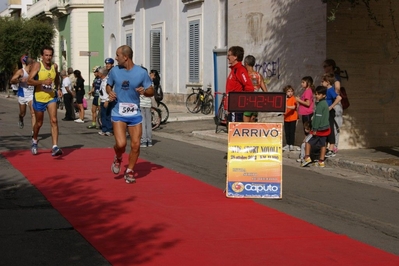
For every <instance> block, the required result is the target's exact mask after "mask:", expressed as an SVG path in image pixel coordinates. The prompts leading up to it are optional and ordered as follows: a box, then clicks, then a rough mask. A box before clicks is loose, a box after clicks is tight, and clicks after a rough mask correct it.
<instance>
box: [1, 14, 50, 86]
mask: <svg viewBox="0 0 399 266" xmlns="http://www.w3.org/2000/svg"><path fill="white" fill-rule="evenodd" d="M54 35H55V30H54V27H53V25H51V24H49V23H48V22H46V21H41V20H38V19H18V20H16V19H14V18H4V17H1V18H0V72H2V73H3V76H4V77H5V81H4V82H5V84H4V86H3V87H5V88H8V83H9V82H8V81H9V79H10V78H11V76H12V74H13V72H14V70H15V68H16V67H17V66H18V62H20V58H21V56H22V55H23V54H26V53H28V55H29V56H30V57H32V58H37V57H39V55H40V49H41V47H42V46H44V45H52V44H53V39H54Z"/></svg>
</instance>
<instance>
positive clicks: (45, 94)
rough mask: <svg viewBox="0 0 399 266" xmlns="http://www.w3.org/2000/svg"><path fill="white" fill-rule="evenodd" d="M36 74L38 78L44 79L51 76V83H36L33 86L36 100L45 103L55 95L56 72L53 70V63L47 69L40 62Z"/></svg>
mask: <svg viewBox="0 0 399 266" xmlns="http://www.w3.org/2000/svg"><path fill="white" fill-rule="evenodd" d="M37 76H38V80H46V79H48V78H51V79H52V80H53V83H52V84H51V85H38V86H36V87H35V99H36V101H37V102H41V103H47V102H49V101H51V100H52V99H54V97H55V91H54V80H55V77H56V76H57V73H56V72H55V69H54V65H53V64H52V65H51V68H50V69H49V70H47V69H46V68H45V67H44V66H43V63H42V62H40V70H39V72H38V73H37Z"/></svg>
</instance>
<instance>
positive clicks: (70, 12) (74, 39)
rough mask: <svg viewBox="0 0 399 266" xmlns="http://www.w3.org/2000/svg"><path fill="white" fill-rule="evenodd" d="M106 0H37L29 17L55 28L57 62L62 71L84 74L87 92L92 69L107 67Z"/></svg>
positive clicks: (55, 55)
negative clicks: (104, 26) (69, 68)
mask: <svg viewBox="0 0 399 266" xmlns="http://www.w3.org/2000/svg"><path fill="white" fill-rule="evenodd" d="M103 4H104V1H103V0H34V1H33V4H32V5H31V6H30V8H29V9H28V12H27V16H28V17H29V18H40V19H44V20H48V21H49V22H50V23H52V24H53V25H54V28H55V31H56V35H55V40H54V61H55V62H56V63H57V64H58V65H59V69H60V70H61V69H67V68H68V67H72V68H73V69H78V70H80V71H81V72H82V76H83V77H84V79H85V86H86V91H88V88H89V86H90V87H91V85H90V84H91V82H92V81H93V78H94V76H93V73H92V69H93V68H94V67H95V66H98V65H104V43H103V39H104V35H103V34H104V29H103V25H104V15H103Z"/></svg>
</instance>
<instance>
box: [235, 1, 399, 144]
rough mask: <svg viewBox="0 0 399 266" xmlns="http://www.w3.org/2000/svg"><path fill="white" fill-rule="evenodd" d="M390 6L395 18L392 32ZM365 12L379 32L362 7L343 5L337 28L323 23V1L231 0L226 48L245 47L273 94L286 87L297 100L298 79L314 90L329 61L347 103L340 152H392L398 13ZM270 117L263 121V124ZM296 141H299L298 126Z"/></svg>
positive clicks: (398, 138) (386, 4)
mask: <svg viewBox="0 0 399 266" xmlns="http://www.w3.org/2000/svg"><path fill="white" fill-rule="evenodd" d="M390 3H393V4H392V9H393V10H394V11H396V17H394V19H395V20H396V22H397V23H396V24H397V27H396V32H395V29H394V27H393V25H392V17H391V15H390V12H389V10H390V9H389V8H390ZM370 4H371V9H372V11H373V12H374V14H375V15H376V16H377V18H378V20H379V21H380V22H381V23H382V24H383V25H384V27H378V26H376V25H375V23H374V21H372V20H371V19H370V18H369V16H368V13H367V10H366V8H365V7H364V6H363V4H361V5H359V6H356V7H355V8H351V7H350V5H349V4H341V6H340V9H339V11H338V13H337V14H336V20H335V21H334V22H328V23H327V22H326V21H327V19H326V15H329V10H330V7H327V5H326V4H323V3H322V1H317V0H314V1H299V0H290V1H282V0H281V1H279V0H251V1H240V0H230V1H229V4H228V14H229V15H228V18H229V19H228V46H232V45H240V46H243V47H244V49H245V51H246V54H253V55H254V56H255V57H256V58H257V63H258V64H259V69H260V70H261V71H263V73H264V75H265V76H266V82H267V83H268V88H269V89H270V90H271V91H279V90H281V88H282V87H283V86H284V85H287V84H291V85H293V86H294V88H296V92H295V94H297V95H300V94H301V93H302V91H301V90H300V80H301V77H303V76H306V75H310V76H312V77H313V79H314V81H315V85H319V84H320V81H321V76H322V74H323V68H322V64H323V61H324V59H326V58H332V59H334V60H335V61H336V62H337V65H338V66H339V67H340V68H341V70H346V71H347V73H348V76H349V78H348V79H345V78H343V80H342V85H343V86H344V87H345V88H346V90H347V93H348V96H349V99H350V103H351V106H350V107H349V109H347V110H345V112H344V125H343V126H342V128H341V136H340V148H341V149H352V148H362V147H376V146H396V145H398V143H399V125H398V124H399V119H398V118H396V114H395V113H396V109H397V108H398V107H399V104H398V100H399V99H398V97H399V75H398V73H399V61H398V55H399V40H398V36H397V35H396V36H395V34H398V33H399V23H398V21H399V5H398V3H397V1H389V0H379V1H378V3H375V1H370ZM265 69H266V70H265ZM344 75H345V74H344ZM273 116H274V114H268V115H267V116H266V115H262V116H261V117H260V118H261V119H260V120H261V121H268V119H269V118H268V117H273ZM297 135H298V136H297V140H301V138H302V136H303V135H302V131H301V129H300V126H298V129H297Z"/></svg>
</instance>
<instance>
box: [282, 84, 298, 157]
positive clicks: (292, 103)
mask: <svg viewBox="0 0 399 266" xmlns="http://www.w3.org/2000/svg"><path fill="white" fill-rule="evenodd" d="M283 91H284V92H285V93H286V94H287V103H286V110H285V114H284V133H285V140H286V144H287V145H285V146H284V148H283V151H288V150H290V151H293V150H294V143H295V130H296V123H297V120H298V112H297V102H296V99H295V97H294V88H293V87H292V86H291V85H287V86H285V87H284V89H283Z"/></svg>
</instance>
